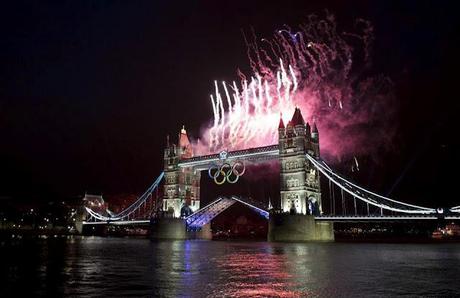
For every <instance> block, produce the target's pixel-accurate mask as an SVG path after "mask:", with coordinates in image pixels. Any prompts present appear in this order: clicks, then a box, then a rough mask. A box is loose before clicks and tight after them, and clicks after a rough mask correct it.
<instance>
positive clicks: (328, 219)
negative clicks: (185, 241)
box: [83, 215, 460, 226]
mask: <svg viewBox="0 0 460 298" xmlns="http://www.w3.org/2000/svg"><path fill="white" fill-rule="evenodd" d="M439 219H441V220H442V219H444V220H460V216H454V215H448V216H444V217H438V216H433V215H426V216H423V215H413V216H410V215H402V216H397V215H395V216H329V215H326V216H315V220H316V221H323V222H324V221H325V222H391V221H394V222H399V221H418V220H439ZM147 224H150V220H148V219H142V220H123V221H84V222H83V225H117V226H118V225H120V226H123V225H147Z"/></svg>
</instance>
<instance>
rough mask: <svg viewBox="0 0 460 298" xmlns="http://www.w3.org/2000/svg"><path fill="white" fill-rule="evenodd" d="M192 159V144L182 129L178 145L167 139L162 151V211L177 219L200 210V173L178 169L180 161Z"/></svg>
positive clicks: (189, 169) (190, 169) (187, 169)
mask: <svg viewBox="0 0 460 298" xmlns="http://www.w3.org/2000/svg"><path fill="white" fill-rule="evenodd" d="M191 157H193V148H192V144H191V143H190V141H189V138H188V136H187V131H186V130H185V128H184V127H182V129H181V131H180V133H179V140H178V144H177V145H176V144H172V143H170V140H169V136H168V137H167V144H166V149H165V151H164V172H165V183H164V198H163V206H162V207H163V210H164V211H167V212H169V213H171V214H172V215H173V216H174V217H176V218H178V217H181V215H187V214H191V213H192V212H195V211H196V210H198V209H200V178H201V174H200V171H197V170H194V169H192V168H183V167H179V162H180V160H182V159H184V158H191Z"/></svg>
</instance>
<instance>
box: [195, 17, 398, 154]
mask: <svg viewBox="0 0 460 298" xmlns="http://www.w3.org/2000/svg"><path fill="white" fill-rule="evenodd" d="M355 30H356V32H342V33H338V32H337V27H336V22H335V19H334V16H332V15H329V14H327V15H326V17H325V18H319V17H317V16H316V15H311V16H309V17H308V19H307V22H306V23H304V24H302V25H300V26H299V28H298V30H297V31H293V30H292V29H291V28H290V27H288V26H285V28H283V29H281V30H277V31H275V33H274V35H273V37H272V38H270V39H268V38H263V39H260V40H257V39H256V37H255V34H253V39H252V41H248V40H247V39H246V37H245V41H246V44H247V49H248V57H249V65H250V67H251V70H252V72H253V75H252V76H250V77H249V78H248V77H246V76H245V75H243V74H242V73H241V72H239V73H238V75H239V82H238V83H237V82H232V83H227V82H217V81H216V82H214V93H213V94H212V95H211V96H210V101H211V105H212V108H213V112H214V121H213V122H212V125H211V126H210V127H206V128H205V129H204V131H203V134H202V138H201V143H200V144H201V146H199V147H198V148H197V149H196V150H197V151H198V152H197V153H201V154H204V153H209V152H218V151H219V150H224V149H225V150H236V149H242V148H249V147H257V146H264V145H270V144H276V143H277V138H278V135H277V123H278V122H279V118H280V115H282V117H283V120H284V121H285V123H286V122H287V121H288V120H289V117H290V116H291V115H292V113H293V111H294V108H295V107H296V106H297V107H299V108H300V109H301V110H302V113H303V115H304V116H305V117H306V120H308V121H314V122H316V123H317V125H318V127H319V129H320V134H321V138H320V142H321V147H322V152H323V153H326V154H329V155H332V156H336V157H340V156H343V155H347V154H359V153H369V151H371V149H370V147H373V148H378V147H380V146H381V145H384V144H385V143H387V142H388V140H389V139H391V137H392V135H393V133H394V129H392V128H391V127H387V126H388V125H387V123H388V119H389V118H390V117H391V115H392V111H393V107H392V106H391V100H392V98H393V96H392V92H391V83H390V81H389V80H388V79H387V78H385V77H382V76H378V77H370V76H367V77H366V76H365V75H364V74H365V73H366V70H367V69H368V68H369V66H370V61H369V59H370V57H371V52H370V51H371V48H372V41H373V39H374V37H373V28H372V26H371V24H370V23H369V22H367V21H364V20H358V21H357V22H356V29H355ZM359 65H361V67H358V66H359Z"/></svg>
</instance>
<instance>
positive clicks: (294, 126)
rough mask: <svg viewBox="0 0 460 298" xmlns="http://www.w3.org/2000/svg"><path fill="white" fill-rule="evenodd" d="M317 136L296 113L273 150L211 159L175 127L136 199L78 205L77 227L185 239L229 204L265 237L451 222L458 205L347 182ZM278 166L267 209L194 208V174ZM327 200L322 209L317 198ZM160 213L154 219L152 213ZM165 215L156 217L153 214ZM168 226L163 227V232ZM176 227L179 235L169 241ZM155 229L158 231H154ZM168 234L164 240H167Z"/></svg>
mask: <svg viewBox="0 0 460 298" xmlns="http://www.w3.org/2000/svg"><path fill="white" fill-rule="evenodd" d="M319 144H320V142H319V131H318V128H317V127H316V125H315V124H314V123H313V125H312V126H310V124H309V123H308V122H305V120H304V118H303V116H302V113H301V111H300V109H298V108H296V109H295V111H294V114H293V116H292V119H291V120H290V121H289V122H288V123H287V124H285V123H284V122H283V120H282V119H280V122H279V125H278V144H274V145H269V146H263V147H257V148H248V149H243V150H235V151H222V152H220V153H216V154H209V155H202V156H196V155H194V152H193V147H192V144H191V143H190V141H189V138H188V136H187V132H186V130H185V129H184V128H182V129H181V131H180V133H179V137H178V143H177V144H174V143H172V142H170V140H169V137H168V138H167V145H166V148H165V151H164V171H163V172H162V173H161V174H160V175H159V176H158V178H157V179H156V180H155V181H154V183H153V184H152V185H151V186H150V187H149V188H148V189H147V190H146V191H145V192H144V194H143V195H141V196H140V197H139V198H138V200H136V201H135V202H134V203H133V204H131V205H130V206H129V207H127V208H126V209H124V210H122V211H121V212H119V213H114V212H111V211H110V210H109V209H108V208H106V209H103V208H102V210H101V208H98V209H97V210H95V208H94V207H93V206H90V205H88V206H86V207H85V209H86V211H87V219H86V221H84V222H83V224H84V225H100V224H114V225H133V224H151V222H152V217H153V218H154V220H153V221H155V222H158V221H161V220H163V221H167V222H169V223H166V224H163V225H161V224H158V227H162V228H161V229H162V230H163V231H160V234H161V238H174V237H179V238H185V237H186V235H185V234H184V233H185V232H186V231H187V230H199V229H202V228H204V227H209V223H210V222H211V220H212V219H213V218H215V217H216V216H218V215H219V214H220V213H221V212H223V211H224V210H226V209H227V208H229V207H230V206H232V205H233V204H235V203H240V204H244V205H246V206H247V207H249V208H251V209H252V210H254V211H256V212H257V213H258V214H259V215H261V216H263V217H264V218H266V219H267V220H269V239H270V240H273V241H283V240H288V241H289V240H302V241H308V240H332V239H333V231H332V223H333V222H381V221H394V222H397V221H417V220H423V221H425V220H438V219H440V218H442V219H448V220H458V219H460V206H456V207H452V208H432V207H423V206H418V205H414V204H409V203H405V202H402V201H397V200H394V199H391V198H388V197H386V196H382V195H380V194H377V193H375V192H372V191H370V190H367V189H365V188H363V187H361V186H359V185H356V184H354V183H352V182H351V181H349V180H347V179H346V178H345V177H343V176H342V175H340V174H338V173H337V172H335V171H334V170H333V169H332V168H331V167H329V165H328V164H327V163H326V162H325V161H324V160H322V159H321V156H320V146H319ZM267 160H277V161H278V162H279V175H280V204H279V206H277V208H275V209H272V210H269V206H264V205H263V204H262V203H260V202H255V201H252V200H249V199H248V198H243V197H239V196H229V197H224V196H221V197H218V198H216V200H214V201H213V202H211V203H209V204H208V205H206V206H201V200H200V181H201V175H202V172H204V173H205V175H206V176H209V178H210V179H213V180H214V182H215V183H216V184H218V185H220V184H224V183H231V184H232V183H237V182H238V180H239V177H240V176H242V175H243V174H244V172H245V168H246V164H252V163H263V162H266V161H267ZM320 178H322V179H323V183H324V182H326V183H327V184H328V186H329V193H328V194H327V195H326V196H324V194H322V193H321V184H320ZM161 185H162V187H163V190H164V194H163V198H162V200H161V202H160V204H154V203H156V202H154V200H156V199H157V198H155V196H154V194H155V193H156V191H157V190H158V189H159V187H161ZM324 197H325V198H326V199H328V200H329V206H328V208H327V210H324V206H323V199H324ZM159 210H161V211H162V213H159V212H158V211H159ZM165 213H166V214H167V217H166V218H164V219H160V218H156V217H157V215H158V214H165ZM173 226H174V227H176V228H174V229H171V227H173ZM177 229H179V230H181V229H182V230H183V233H182V234H180V233H179V234H180V235H181V236H177V235H178V234H177V233H176V232H177ZM157 230H158V229H157ZM169 236H171V237H169Z"/></svg>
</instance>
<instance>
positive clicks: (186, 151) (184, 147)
mask: <svg viewBox="0 0 460 298" xmlns="http://www.w3.org/2000/svg"><path fill="white" fill-rule="evenodd" d="M179 150H180V154H179V156H180V158H181V159H184V158H191V157H193V148H192V144H190V140H189V139H188V136H187V131H186V130H185V126H182V129H181V130H180V133H179Z"/></svg>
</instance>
